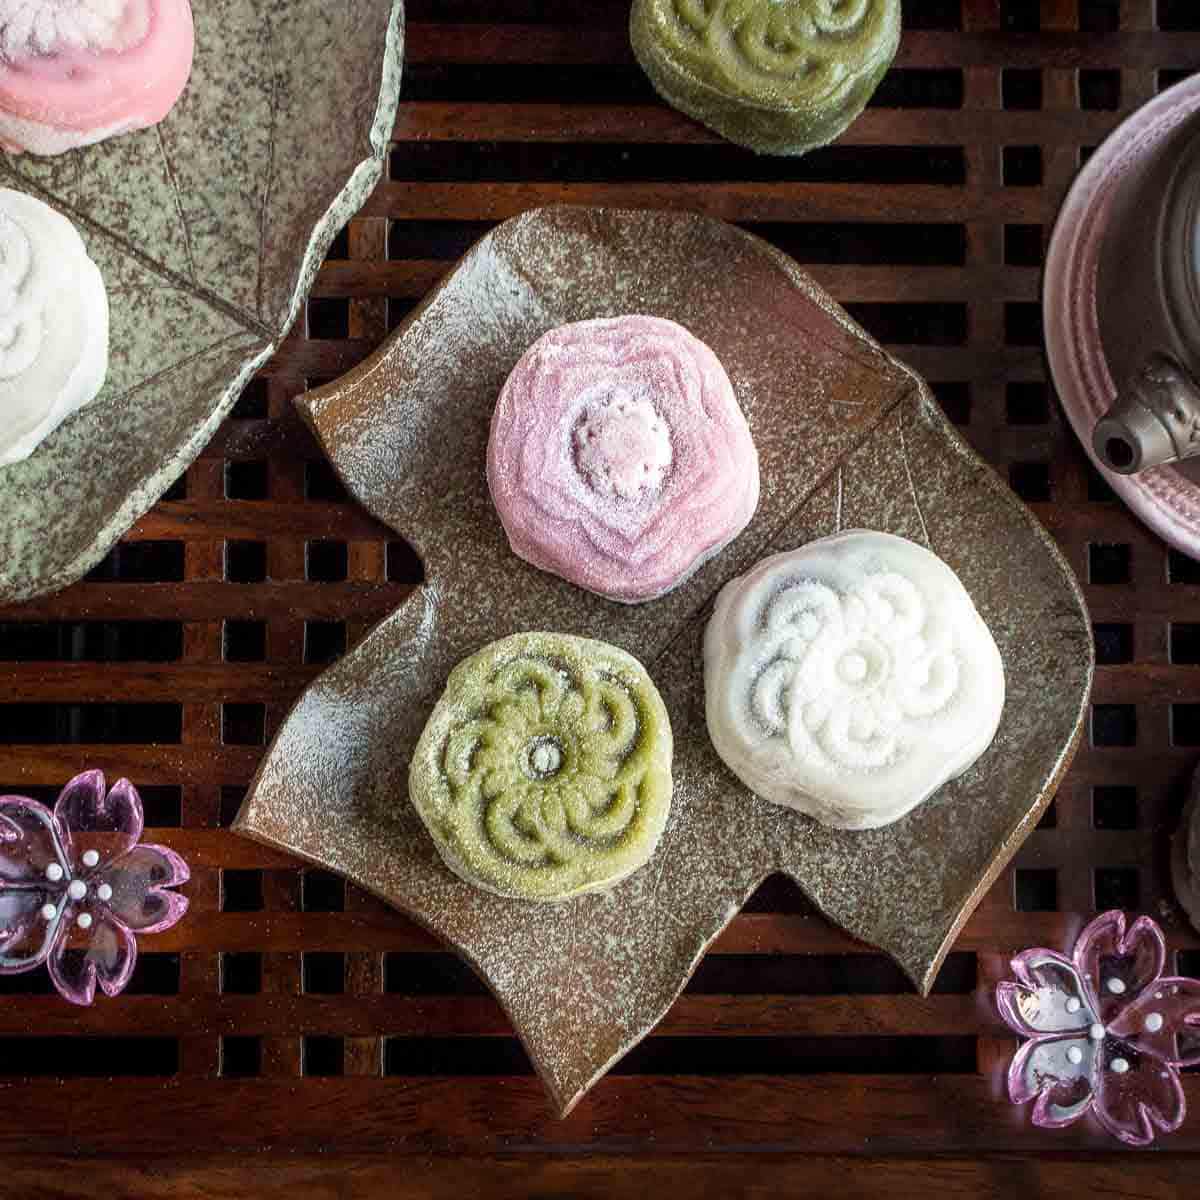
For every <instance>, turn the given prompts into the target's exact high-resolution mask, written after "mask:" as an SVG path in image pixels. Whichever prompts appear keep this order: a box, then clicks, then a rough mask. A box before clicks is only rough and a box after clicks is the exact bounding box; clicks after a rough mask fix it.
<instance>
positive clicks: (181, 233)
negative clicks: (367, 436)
mask: <svg viewBox="0 0 1200 1200" xmlns="http://www.w3.org/2000/svg"><path fill="white" fill-rule="evenodd" d="M194 16H195V27H196V58H195V63H194V66H193V70H192V77H191V80H190V82H189V84H188V87H187V90H186V91H185V93H184V95H183V97H182V99H181V100H180V101H179V103H178V104H177V105H176V106H175V108H174V109H173V110H172V111H171V113H170V115H169V116H168V117H167V119H166V120H165V121H164V122H163V123H162V124H161V125H159V126H157V127H156V128H154V129H148V130H144V131H142V132H139V133H133V134H129V135H127V136H125V137H121V138H116V139H114V140H112V141H109V142H105V143H102V144H100V145H96V146H89V147H87V148H86V149H83V150H77V151H74V152H72V153H70V154H65V155H62V156H61V157H58V158H49V159H37V158H33V157H30V156H24V157H21V158H17V159H13V158H0V183H2V184H3V185H4V186H6V187H11V188H15V189H17V190H19V191H26V192H30V193H32V194H34V195H36V196H39V197H40V198H41V199H44V200H45V201H47V202H48V203H49V204H51V205H53V206H54V207H55V208H57V209H59V210H60V211H61V212H63V213H64V214H65V215H66V216H68V217H70V219H71V220H72V221H74V222H75V224H76V226H77V227H78V228H79V231H80V233H81V234H82V235H83V238H84V241H85V243H86V244H87V248H88V253H89V254H90V255H91V257H92V259H93V260H94V261H95V262H96V263H97V265H98V266H99V267H100V270H101V273H102V274H103V276H104V281H105V285H106V287H107V288H108V294H109V299H110V302H111V308H112V325H111V344H112V354H111V358H110V365H109V376H108V381H107V383H106V385H105V387H104V390H103V391H102V392H101V394H100V396H99V397H98V398H97V399H96V401H94V402H93V403H92V404H91V405H89V406H88V408H87V409H86V410H85V411H83V412H82V413H80V414H78V415H77V416H76V417H74V418H73V419H71V420H69V421H67V422H66V423H65V424H64V425H62V426H61V427H60V428H59V429H58V430H57V431H56V432H55V433H54V434H53V435H52V436H51V437H50V438H48V439H47V441H46V442H45V443H43V445H42V446H41V447H40V448H39V450H38V452H37V453H36V454H35V455H34V456H33V457H32V458H30V459H29V460H28V461H27V462H24V463H21V464H18V465H16V466H12V467H7V468H4V469H2V470H0V603H13V602H16V601H21V600H27V599H30V598H32V597H34V596H38V595H42V594H45V593H47V592H52V591H55V590H57V589H59V588H62V587H65V586H66V585H67V584H69V583H73V582H74V581H75V580H76V579H78V578H80V577H81V576H82V575H83V574H85V573H86V572H87V571H88V570H89V569H90V568H91V567H92V566H94V565H95V564H96V563H97V562H98V561H99V560H100V559H101V558H102V557H103V556H104V555H105V554H106V553H107V551H108V550H109V548H110V547H111V546H112V544H113V543H114V542H115V541H116V540H117V539H118V538H119V537H120V536H121V535H122V534H123V533H124V532H125V531H126V530H127V529H128V528H129V526H130V525H132V524H133V523H134V521H136V520H137V519H138V518H139V517H140V516H141V515H142V514H143V513H144V512H146V510H147V509H149V508H150V507H151V505H152V504H154V502H155V501H156V500H157V499H158V498H159V496H161V495H162V493H163V492H164V491H166V489H167V488H168V487H170V485H171V483H172V482H173V481H174V480H175V479H176V478H177V477H178V475H179V474H180V472H181V471H183V470H184V469H185V468H186V467H187V466H188V465H189V464H190V463H191V462H192V461H193V460H194V459H195V458H196V456H197V455H198V454H199V453H200V451H201V450H202V449H203V448H204V445H205V443H207V441H208V440H209V438H210V437H211V436H212V435H213V433H214V432H215V431H216V429H217V426H218V425H219V424H220V423H221V421H222V420H223V419H224V417H225V416H226V414H227V413H228V412H229V410H230V409H231V408H232V407H233V404H234V402H235V401H236V399H237V397H238V395H239V394H240V392H241V390H242V388H243V387H244V386H245V384H246V383H247V382H248V381H249V379H250V378H251V376H252V375H253V374H254V372H255V370H256V369H257V368H258V366H259V365H260V364H261V363H262V362H264V361H265V360H266V359H267V358H268V357H269V356H270V355H271V353H272V351H273V350H274V348H275V347H276V346H277V345H278V344H279V342H280V341H281V340H282V338H283V337H284V335H285V334H286V333H287V331H288V329H289V328H290V327H291V325H292V323H293V322H294V321H295V319H296V316H297V315H298V313H299V312H300V308H301V305H302V304H303V302H304V298H305V297H306V295H307V293H308V289H309V286H310V285H311V283H312V279H313V276H314V274H315V272H316V269H317V267H318V266H319V265H320V262H321V260H322V258H323V257H324V254H325V251H326V250H327V248H328V246H329V243H330V242H331V241H332V240H333V238H334V236H335V235H336V234H337V232H338V230H340V229H341V228H342V226H343V225H344V224H345V223H346V221H347V220H349V218H350V217H351V216H352V215H353V214H354V213H355V212H356V211H357V210H358V208H359V207H360V206H361V204H362V203H363V201H364V200H365V199H366V197H367V196H368V195H369V194H370V192H371V190H372V189H373V187H374V186H375V183H376V182H377V181H378V179H379V176H380V174H381V172H382V164H383V153H384V149H385V147H386V144H387V138H388V134H389V131H390V124H391V121H392V118H393V115H394V113H395V107H396V102H397V98H398V95H399V89H400V68H401V58H402V47H403V29H404V9H403V4H402V3H401V0H361V2H360V3H356V4H354V5H353V6H349V5H337V6H332V7H331V6H329V5H327V4H321V3H317V2H316V0H262V2H260V0H204V2H203V3H200V2H197V3H196V4H195V5H194Z"/></svg>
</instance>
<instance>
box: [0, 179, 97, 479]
mask: <svg viewBox="0 0 1200 1200" xmlns="http://www.w3.org/2000/svg"><path fill="white" fill-rule="evenodd" d="M107 373H108V294H107V292H106V291H105V287H104V280H103V279H102V278H101V276H100V271H99V269H98V268H97V266H96V264H95V263H94V262H92V260H91V259H90V258H89V257H88V253H87V249H86V247H85V246H84V244H83V239H82V238H81V237H80V236H79V232H78V231H77V230H76V228H75V226H74V225H72V224H71V222H70V221H69V220H67V218H66V217H64V216H63V215H62V214H61V213H58V212H55V211H54V209H52V208H51V207H50V206H49V205H48V204H43V203H42V201H41V200H38V199H36V198H35V197H33V196H27V195H25V194H24V193H23V192H15V191H12V190H10V189H7V188H3V189H0V467H3V466H7V465H9V464H10V463H16V462H20V461H21V460H22V459H26V458H28V457H29V456H30V454H32V453H33V451H34V450H35V449H36V448H37V447H38V446H39V445H40V444H41V442H42V441H43V440H44V439H45V438H46V437H48V436H49V435H50V434H51V433H52V432H53V431H54V430H55V429H56V428H57V427H58V426H59V425H60V424H61V423H62V422H63V421H64V420H65V419H66V418H67V417H69V416H70V415H71V414H72V413H73V412H75V411H76V410H77V409H80V408H82V407H83V406H84V405H85V404H89V403H91V401H92V400H94V399H95V398H96V395H97V394H98V393H99V391H100V389H101V387H102V386H103V384H104V378H105V376H106V374H107Z"/></svg>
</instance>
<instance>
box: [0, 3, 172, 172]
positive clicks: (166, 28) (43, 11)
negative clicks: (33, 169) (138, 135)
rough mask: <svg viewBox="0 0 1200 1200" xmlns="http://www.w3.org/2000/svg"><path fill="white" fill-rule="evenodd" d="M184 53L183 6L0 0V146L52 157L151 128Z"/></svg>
mask: <svg viewBox="0 0 1200 1200" xmlns="http://www.w3.org/2000/svg"><path fill="white" fill-rule="evenodd" d="M194 49H195V33H194V30H193V28H192V9H191V5H190V4H189V2H188V0H0V146H3V147H4V149H6V150H8V151H11V152H13V153H18V154H19V153H21V152H22V151H29V152H30V153H31V154H62V153H64V152H66V151H67V150H74V149H76V148H77V147H79V146H90V145H92V144H93V143H95V142H99V141H103V140H104V139H105V138H109V137H115V136H116V135H117V134H121V133H130V132H132V131H133V130H135V129H145V128H147V127H148V126H150V125H156V124H158V122H159V121H161V120H162V119H163V117H165V116H166V115H167V113H168V112H170V111H171V109H172V108H173V107H174V105H175V102H176V101H177V100H178V99H179V97H180V95H181V94H182V92H183V89H184V87H185V85H186V84H187V81H188V76H189V75H190V74H191V70H192V54H193V52H194Z"/></svg>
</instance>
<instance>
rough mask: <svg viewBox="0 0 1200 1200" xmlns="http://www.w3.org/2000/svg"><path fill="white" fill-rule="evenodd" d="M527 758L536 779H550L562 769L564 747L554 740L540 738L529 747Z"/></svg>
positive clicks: (531, 772)
mask: <svg viewBox="0 0 1200 1200" xmlns="http://www.w3.org/2000/svg"><path fill="white" fill-rule="evenodd" d="M527 758H528V761H529V772H530V774H531V775H533V777H534V778H535V779H549V778H550V776H551V775H556V774H557V773H558V772H559V771H560V770H561V769H562V762H563V752H562V747H561V746H560V745H559V744H558V743H557V742H556V741H555V740H554V739H553V738H548V737H547V738H539V739H538V740H537V741H536V742H534V743H533V744H532V745H531V746H530V747H529V751H528V754H527Z"/></svg>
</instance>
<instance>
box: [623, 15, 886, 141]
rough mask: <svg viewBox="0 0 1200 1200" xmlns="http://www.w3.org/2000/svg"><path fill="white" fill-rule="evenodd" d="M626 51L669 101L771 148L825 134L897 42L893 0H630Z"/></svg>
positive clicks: (882, 67)
mask: <svg viewBox="0 0 1200 1200" xmlns="http://www.w3.org/2000/svg"><path fill="white" fill-rule="evenodd" d="M631 35H632V40H633V48H634V52H635V53H636V54H637V57H638V60H639V61H640V62H641V64H642V67H643V69H644V70H645V72H646V74H647V75H649V76H650V80H651V82H652V83H653V84H654V86H655V87H656V88H657V89H658V91H659V92H660V93H661V94H662V95H663V97H664V98H665V99H666V100H667V101H668V102H669V103H670V104H672V105H674V106H675V107H676V108H678V109H680V110H681V111H682V112H685V113H687V114H688V115H689V116H692V117H695V118H696V119H697V120H699V121H703V122H704V124H706V125H708V126H709V127H710V128H712V129H715V130H716V131H717V132H718V133H720V134H721V135H722V136H723V137H727V138H729V139H730V140H731V141H735V142H739V143H741V144H742V145H746V146H750V147H752V148H753V149H755V150H759V151H762V152H765V153H771V154H804V153H806V152H807V151H809V150H812V149H814V148H815V147H817V146H823V145H825V144H826V143H828V142H831V141H833V139H834V138H836V137H837V136H838V135H839V134H841V133H842V132H843V131H844V130H845V129H846V127H847V126H848V125H849V124H850V123H851V122H852V121H853V120H854V119H855V117H857V116H858V115H859V113H861V112H862V110H863V108H864V107H865V106H866V103H867V101H868V100H869V99H870V98H871V95H872V94H873V93H874V91H875V89H876V87H878V86H879V81H880V80H881V79H882V78H883V76H884V73H885V72H886V71H887V69H888V67H889V66H890V65H891V62H892V59H893V58H894V57H895V54H896V48H897V47H898V45H899V43H900V0H635V3H634V6H633V15H632V18H631Z"/></svg>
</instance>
